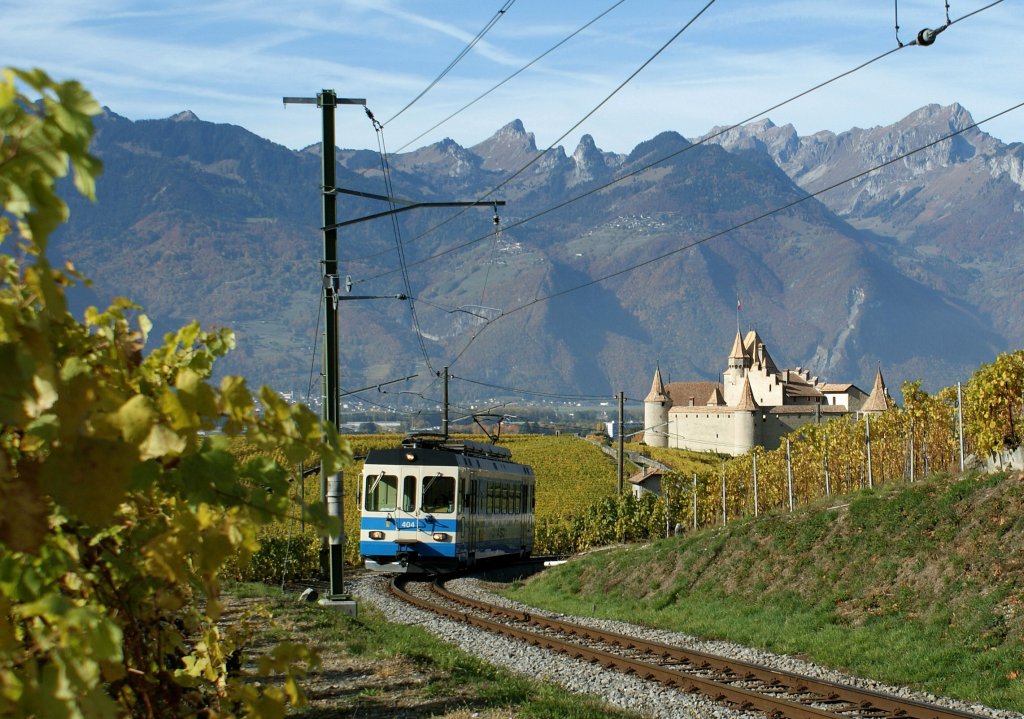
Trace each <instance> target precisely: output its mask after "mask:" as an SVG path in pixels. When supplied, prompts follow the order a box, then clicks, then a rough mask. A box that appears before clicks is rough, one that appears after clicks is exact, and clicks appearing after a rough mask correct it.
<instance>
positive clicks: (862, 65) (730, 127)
mask: <svg viewBox="0 0 1024 719" xmlns="http://www.w3.org/2000/svg"><path fill="white" fill-rule="evenodd" d="M1002 2H1003V0H994V2H991V3H989V4H988V5H984V6H982V7H980V8H977V9H975V10H972V11H971V12H969V13H966V14H965V15H963V16H961V17H959V18H957V19H956V20H953V21H952V22H951V23H949V24H950V25H954V24H956V23H958V22H961V21H962V20H966V19H967V18H969V17H971V16H973V15H977V14H978V13H980V12H983V11H985V10H988V9H990V8H992V7H994V6H996V5H999V4H1000V3H1002ZM916 44H917V41H916V40H914V41H911V42H909V43H905V44H900V45H898V46H897V47H894V48H890V49H889V50H886V51H885V52H883V53H881V54H879V55H876V56H875V57H873V58H871V59H869V60H866V61H864V62H862V63H860V64H859V65H857V66H856V67H853V68H851V69H849V70H847V71H845V72H842V73H840V74H838V75H835V76H833V77H831V78H829V79H828V80H825V81H823V82H820V83H818V84H817V85H814V86H813V87H810V88H808V89H806V90H803V91H802V92H799V93H797V94H796V95H793V96H792V97H789V98H787V99H785V100H783V101H781V102H778V103H776V104H774V105H772V106H771V107H768V108H766V109H764V110H761V111H760V112H757V113H755V114H753V115H751V116H749V117H747V118H746V119H743V120H739V121H738V122H735V123H733V124H732V125H728V126H726V127H723V128H722V129H720V130H718V131H716V132H713V133H711V134H709V135H706V136H704V137H702V138H700V139H699V140H697V142H694V143H691V144H689V145H687V146H686V147H683V148H681V149H679V150H676V151H674V152H671V153H669V154H668V155H665V156H663V157H659V158H657V159H655V160H653V161H651V162H650V163H648V164H646V165H644V166H642V167H639V168H637V169H635V170H631V171H630V172H627V173H625V174H623V175H620V176H619V177H615V178H613V179H611V180H609V181H608V182H606V183H604V184H603V185H598V186H596V187H592V188H590V189H589V190H587V191H585V192H582V193H580V194H579V195H575V196H573V197H570V198H569V199H567V200H564V201H562V202H560V203H558V204H556V205H552V206H551V207H548V208H546V209H544V210H541V211H539V212H536V213H534V214H532V215H530V216H529V217H524V218H523V219H521V220H516V221H514V222H510V223H508V224H506V225H505V230H510V229H512V228H515V227H519V226H520V225H524V224H526V223H527V222H532V221H533V220H536V219H537V218H539V217H543V216H544V215H547V214H550V213H551V212H554V211H556V210H560V209H562V208H563V207H566V206H568V205H571V204H572V203H574V202H577V201H579V200H582V199H584V198H586V197H589V196H590V195H593V194H595V193H598V192H601V191H602V190H605V189H607V188H609V187H612V186H614V185H616V184H618V183H620V182H623V181H625V180H628V179H630V178H632V177H635V176H637V175H639V174H641V173H643V172H645V171H647V170H649V169H651V168H652V167H655V166H657V165H659V164H661V163H663V162H666V161H668V160H671V159H672V158H674V157H677V156H679V155H681V154H682V153H684V152H689V151H690V150H692V149H694V148H696V147H699V146H700V145H704V144H706V143H707V142H709V141H710V140H713V139H715V138H717V137H721V136H722V135H724V134H726V133H728V132H730V131H732V130H735V129H736V128H738V127H740V126H741V125H745V124H746V123H748V122H752V121H753V120H756V119H758V118H760V117H763V116H764V115H767V114H768V113H770V112H773V111H775V110H777V109H779V108H781V107H784V106H785V105H788V104H789V103H791V102H794V101H796V100H799V99H801V98H803V97H806V96H807V95H810V94H811V93H813V92H816V91H818V90H820V89H821V88H823V87H826V86H827V85H830V84H832V83H834V82H837V81H838V80H841V79H843V78H845V77H849V76H850V75H853V74H854V73H856V72H859V71H860V70H863V69H864V68H866V67H868V66H869V65H872V64H874V63H876V62H878V61H879V60H883V59H885V58H887V57H888V56H890V55H893V54H895V53H897V52H899V51H900V50H903V49H904V48H909V47H913V46H915V45H916ZM510 179H511V178H510ZM503 184H504V183H503ZM492 192H493V190H492ZM486 196H487V195H484V197H486ZM449 219H454V218H449ZM445 222H447V220H446V221H445ZM445 222H442V223H440V224H438V225H435V226H434V227H432V228H430V229H428V230H426V231H425V232H423V233H421V234H420V235H417V236H416V237H414V238H413V239H412V240H410V242H415V241H417V240H420V239H422V238H423V237H425V236H426V235H427V234H429V233H430V232H432V231H434V230H436V229H438V228H439V227H441V226H442V225H443V224H445ZM490 237H491V234H490V233H488V234H486V235H481V236H480V237H477V238H475V239H472V240H468V241H466V242H463V243H461V244H458V245H454V246H452V247H449V248H447V249H445V250H441V251H440V252H436V253H434V254H432V255H429V256H428V257H424V258H423V259H420V260H416V261H415V262H412V263H410V264H409V266H410V267H416V266H417V265H421V264H424V263H427V262H431V261H433V260H436V259H438V258H440V257H443V256H445V255H448V254H451V253H452V252H457V251H458V250H461V249H464V248H466V247H469V246H470V245H474V244H476V243H478V242H482V241H484V240H487V239H489V238H490ZM394 271H395V270H387V271H385V272H380V273H378V274H376V275H372V276H370V277H367V278H366V279H364V280H361V282H368V281H370V280H375V279H379V278H381V277H386V276H387V275H389V274H392V273H393V272H394Z"/></svg>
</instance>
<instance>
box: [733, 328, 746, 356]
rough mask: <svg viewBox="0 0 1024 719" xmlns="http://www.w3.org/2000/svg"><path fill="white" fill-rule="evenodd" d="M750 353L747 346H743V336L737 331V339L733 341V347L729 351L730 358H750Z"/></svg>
mask: <svg viewBox="0 0 1024 719" xmlns="http://www.w3.org/2000/svg"><path fill="white" fill-rule="evenodd" d="M749 358H750V353H748V352H747V348H746V347H744V346H743V338H742V337H740V333H739V332H738V331H737V332H736V340H735V341H734V342H733V343H732V349H731V350H730V351H729V359H749Z"/></svg>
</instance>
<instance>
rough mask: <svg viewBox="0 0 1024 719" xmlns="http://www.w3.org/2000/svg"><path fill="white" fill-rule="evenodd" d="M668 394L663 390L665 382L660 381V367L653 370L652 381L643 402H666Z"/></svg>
mask: <svg viewBox="0 0 1024 719" xmlns="http://www.w3.org/2000/svg"><path fill="white" fill-rule="evenodd" d="M668 401H669V398H668V394H666V392H665V383H664V382H662V381H661V367H657V368H655V370H654V381H653V382H651V392H650V394H648V395H647V397H645V398H644V402H668Z"/></svg>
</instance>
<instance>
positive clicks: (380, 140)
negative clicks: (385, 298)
mask: <svg viewBox="0 0 1024 719" xmlns="http://www.w3.org/2000/svg"><path fill="white" fill-rule="evenodd" d="M366 116H367V117H368V118H370V122H371V123H372V124H373V128H374V130H375V131H376V134H377V149H378V153H379V154H380V163H381V172H382V173H383V175H384V188H385V194H386V195H387V197H388V205H389V208H390V209H391V210H392V211H393V210H395V202H394V199H393V198H394V197H395V190H394V185H393V184H392V182H391V163H390V162H389V161H388V152H387V145H386V143H385V142H384V126H383V125H382V124H381V123H380V122H378V121H377V119H376V118H375V117H374V116H373V113H372V112H371V111H370V109H369V108H366ZM391 228H392V231H393V232H394V235H395V249H396V251H397V253H398V262H399V267H400V269H401V271H402V282H403V284H404V285H405V294H406V298H407V301H408V302H409V314H410V315H411V317H412V326H413V331H414V332H415V334H416V341H417V343H418V344H419V348H420V352H421V353H422V355H423V362H424V363H425V364H426V366H427V370H428V371H429V372H430V373H431V374H434V368H433V366H431V364H430V353H429V352H427V344H426V342H424V340H423V328H422V327H421V326H420V320H419V316H418V315H417V314H416V300H415V298H414V295H413V291H412V282H411V281H410V279H409V268H408V265H407V263H406V261H405V247H404V245H403V243H402V225H401V223H400V222H399V221H398V215H397V214H392V215H391Z"/></svg>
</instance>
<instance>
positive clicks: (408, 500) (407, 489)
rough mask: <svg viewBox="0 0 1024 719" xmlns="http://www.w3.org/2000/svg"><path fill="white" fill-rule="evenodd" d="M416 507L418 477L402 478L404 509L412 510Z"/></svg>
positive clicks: (406, 510) (405, 510) (404, 510)
mask: <svg viewBox="0 0 1024 719" xmlns="http://www.w3.org/2000/svg"><path fill="white" fill-rule="evenodd" d="M415 509H416V478H415V477H412V476H410V477H406V478H405V479H403V480H402V511H403V512H412V511H415Z"/></svg>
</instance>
